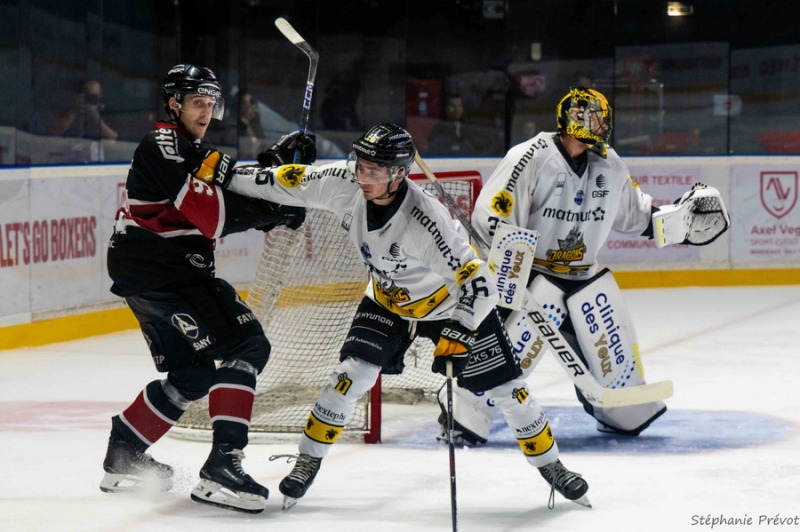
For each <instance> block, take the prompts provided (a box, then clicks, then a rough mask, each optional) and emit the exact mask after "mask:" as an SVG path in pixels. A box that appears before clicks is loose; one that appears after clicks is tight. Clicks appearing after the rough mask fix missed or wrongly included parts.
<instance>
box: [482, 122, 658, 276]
mask: <svg viewBox="0 0 800 532" xmlns="http://www.w3.org/2000/svg"><path fill="white" fill-rule="evenodd" d="M556 137H557V134H556V133H539V134H538V135H536V136H535V137H534V138H532V139H530V140H528V141H527V142H523V143H522V144H519V145H517V146H514V147H513V148H511V149H510V150H509V151H508V153H507V154H506V156H505V158H503V160H502V161H501V162H500V165H499V166H498V167H497V168H496V169H495V171H494V173H493V174H492V175H491V177H490V178H489V180H488V181H487V182H486V184H485V185H484V187H483V190H481V193H480V196H479V197H478V200H477V202H476V205H475V212H474V213H473V214H472V224H473V226H474V227H475V229H476V231H477V232H478V233H479V234H480V235H481V236H482V237H483V238H484V239H485V240H486V241H487V242H491V240H492V237H493V236H494V230H495V228H496V227H497V224H498V223H509V224H512V225H516V226H520V227H527V228H528V229H536V230H538V231H539V233H540V237H539V241H538V243H537V245H536V255H535V258H534V264H533V269H534V270H538V271H541V272H545V273H548V274H551V275H555V276H557V277H561V278H564V279H585V278H588V277H591V276H592V275H594V273H595V272H596V270H597V253H598V252H599V251H600V248H601V247H602V246H603V245H604V244H605V242H606V239H607V238H608V234H609V232H610V231H611V229H615V230H617V231H620V232H622V233H629V234H631V233H632V234H641V233H643V232H644V231H645V230H646V229H647V226H648V224H649V223H650V218H651V209H650V206H651V203H652V197H650V196H649V195H648V194H645V193H644V192H642V191H641V190H640V189H639V186H638V185H637V184H636V183H635V182H634V181H633V180H632V179H631V177H630V174H629V172H628V168H627V166H625V163H623V162H622V160H621V159H620V158H619V155H617V152H615V151H614V150H613V149H610V148H609V150H608V158H607V159H603V158H602V157H600V156H598V155H597V154H595V153H593V152H587V157H588V164H586V168H585V170H584V171H583V173H581V174H580V175H579V174H578V171H579V168H578V167H577V165H576V164H575V162H574V161H573V160H572V159H571V158H569V156H568V155H567V154H566V152H564V153H563V154H562V152H561V150H559V147H558V146H557V145H556V143H555V140H554V139H555V138H556ZM562 149H563V148H562ZM568 158H569V161H568ZM570 163H572V164H570Z"/></svg>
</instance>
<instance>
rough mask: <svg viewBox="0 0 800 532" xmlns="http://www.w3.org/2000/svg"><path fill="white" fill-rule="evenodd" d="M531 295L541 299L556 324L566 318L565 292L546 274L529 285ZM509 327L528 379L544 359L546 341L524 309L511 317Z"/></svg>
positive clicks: (508, 329)
mask: <svg viewBox="0 0 800 532" xmlns="http://www.w3.org/2000/svg"><path fill="white" fill-rule="evenodd" d="M528 292H529V293H530V295H531V298H532V299H533V300H534V301H536V302H538V303H539V304H540V305H541V306H542V309H544V311H545V312H546V313H547V314H546V316H545V317H547V318H548V320H549V321H550V322H551V323H553V325H555V326H556V327H560V326H561V324H562V323H564V320H566V319H567V315H568V312H567V305H566V302H565V300H564V291H563V290H561V289H560V288H559V287H557V286H556V285H555V284H553V283H552V282H550V281H549V280H548V279H547V277H545V276H544V275H537V276H536V277H535V278H534V279H533V281H532V282H531V283H530V284H529V285H528ZM505 326H506V330H507V331H508V336H509V339H510V341H511V347H512V348H513V350H514V356H515V357H516V358H517V359H518V360H519V365H520V368H522V376H523V378H527V377H528V376H529V375H530V374H531V373H533V370H534V369H535V368H536V366H537V365H538V364H539V362H540V361H541V360H542V358H543V356H544V355H543V353H544V352H545V350H546V349H545V347H546V345H545V343H544V340H543V339H542V337H541V336H539V334H538V332H537V331H538V328H537V326H536V324H535V323H534V322H533V320H532V319H531V317H530V316H529V315H528V314H527V313H526V312H525V311H524V310H517V311H514V312H512V313H511V315H509V316H508V318H507V319H506V322H505Z"/></svg>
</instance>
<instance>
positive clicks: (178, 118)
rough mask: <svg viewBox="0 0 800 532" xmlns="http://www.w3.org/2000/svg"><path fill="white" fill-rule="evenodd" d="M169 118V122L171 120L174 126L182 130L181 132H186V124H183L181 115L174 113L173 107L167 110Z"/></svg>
mask: <svg viewBox="0 0 800 532" xmlns="http://www.w3.org/2000/svg"><path fill="white" fill-rule="evenodd" d="M169 118H170V120H172V121H173V122H175V124H176V125H177V126H178V127H179V128H181V129H182V130H184V131H187V129H186V124H184V123H183V120H181V115H180V113H178V112H176V111H175V108H174V107H170V108H169Z"/></svg>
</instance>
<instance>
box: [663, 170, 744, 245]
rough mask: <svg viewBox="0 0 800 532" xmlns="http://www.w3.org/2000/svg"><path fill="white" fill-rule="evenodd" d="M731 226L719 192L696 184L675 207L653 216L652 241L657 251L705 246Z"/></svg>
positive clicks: (677, 201)
mask: <svg viewBox="0 0 800 532" xmlns="http://www.w3.org/2000/svg"><path fill="white" fill-rule="evenodd" d="M730 225H731V219H730V217H729V216H728V211H727V210H725V204H724V203H723V202H722V198H721V197H720V194H719V190H717V189H716V188H714V187H709V186H706V185H704V184H702V183H696V184H695V185H694V186H693V187H692V189H691V190H690V191H689V192H686V193H685V194H684V195H683V196H681V197H680V198H678V199H677V200H675V203H674V204H672V205H668V206H664V207H661V208H660V209H659V210H658V211H657V212H655V213H653V238H654V239H655V241H656V247H658V248H663V247H664V246H666V245H669V244H689V245H692V246H705V245H706V244H710V243H711V242H713V241H714V240H716V239H717V238H718V237H719V236H720V235H721V234H722V233H724V232H725V231H727V230H728V227H730Z"/></svg>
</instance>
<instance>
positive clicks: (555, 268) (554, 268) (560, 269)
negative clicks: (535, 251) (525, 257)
mask: <svg viewBox="0 0 800 532" xmlns="http://www.w3.org/2000/svg"><path fill="white" fill-rule="evenodd" d="M533 263H534V264H538V265H539V266H542V267H543V268H547V269H548V270H550V271H551V272H553V273H569V272H573V271H586V270H588V269H589V268H591V267H592V265H591V264H588V265H586V266H568V265H566V264H561V263H558V262H550V261H547V260H543V259H533Z"/></svg>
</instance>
